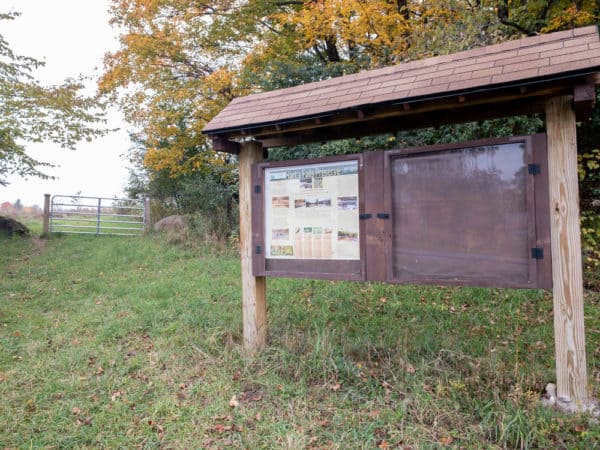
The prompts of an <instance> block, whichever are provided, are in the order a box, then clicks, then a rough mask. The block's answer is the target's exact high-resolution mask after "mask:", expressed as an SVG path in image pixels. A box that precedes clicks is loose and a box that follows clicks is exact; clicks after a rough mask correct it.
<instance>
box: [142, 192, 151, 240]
mask: <svg viewBox="0 0 600 450" xmlns="http://www.w3.org/2000/svg"><path fill="white" fill-rule="evenodd" d="M150 211H151V206H150V197H144V233H149V232H150V230H151V228H152V215H151V212H150Z"/></svg>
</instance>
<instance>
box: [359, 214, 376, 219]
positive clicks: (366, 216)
mask: <svg viewBox="0 0 600 450" xmlns="http://www.w3.org/2000/svg"><path fill="white" fill-rule="evenodd" d="M371 217H373V214H369V213H367V214H359V215H358V218H359V219H360V220H367V219H370V218H371Z"/></svg>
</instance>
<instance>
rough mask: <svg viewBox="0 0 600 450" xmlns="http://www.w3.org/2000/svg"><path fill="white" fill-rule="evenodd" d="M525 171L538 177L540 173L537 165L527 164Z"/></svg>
mask: <svg viewBox="0 0 600 450" xmlns="http://www.w3.org/2000/svg"><path fill="white" fill-rule="evenodd" d="M527 171H528V172H529V175H539V174H540V172H541V169H540V165H539V164H528V165H527Z"/></svg>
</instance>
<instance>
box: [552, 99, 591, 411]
mask: <svg viewBox="0 0 600 450" xmlns="http://www.w3.org/2000/svg"><path fill="white" fill-rule="evenodd" d="M571 104H572V98H571V97H570V96H563V97H554V98H551V99H549V100H548V101H547V102H546V132H547V136H548V172H549V173H548V177H549V181H550V220H551V222H550V232H551V248H552V278H553V296H554V341H555V346H556V348H555V351H556V388H557V392H556V394H557V399H558V401H559V403H560V402H562V403H566V404H570V408H571V409H575V410H579V411H581V410H585V409H586V407H587V406H588V402H589V398H588V392H587V369H586V357H585V333H584V323H583V277H582V267H581V265H582V264H581V235H580V229H579V187H578V179H577V136H576V128H575V113H574V112H573V109H572V108H571Z"/></svg>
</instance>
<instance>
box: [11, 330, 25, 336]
mask: <svg viewBox="0 0 600 450" xmlns="http://www.w3.org/2000/svg"><path fill="white" fill-rule="evenodd" d="M12 335H13V336H14V337H21V336H23V333H21V332H20V331H15V332H14V333H13V334H12Z"/></svg>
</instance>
